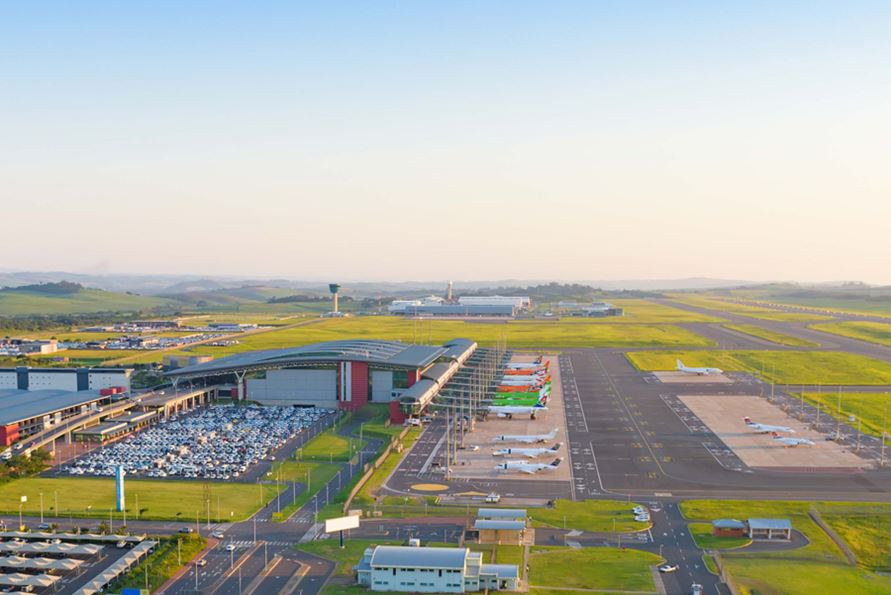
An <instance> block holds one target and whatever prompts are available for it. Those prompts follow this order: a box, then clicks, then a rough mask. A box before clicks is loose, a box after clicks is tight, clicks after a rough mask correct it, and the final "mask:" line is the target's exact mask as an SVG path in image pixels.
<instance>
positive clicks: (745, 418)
mask: <svg viewBox="0 0 891 595" xmlns="http://www.w3.org/2000/svg"><path fill="white" fill-rule="evenodd" d="M743 422H745V423H747V424H750V423H752V418H751V417H749V416H748V415H747V416H745V417H744V418H743Z"/></svg>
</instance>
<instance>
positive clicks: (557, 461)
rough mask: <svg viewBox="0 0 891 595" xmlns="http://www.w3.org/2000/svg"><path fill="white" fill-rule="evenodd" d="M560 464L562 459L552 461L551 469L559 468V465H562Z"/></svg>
mask: <svg viewBox="0 0 891 595" xmlns="http://www.w3.org/2000/svg"><path fill="white" fill-rule="evenodd" d="M562 462H563V459H562V458H559V459H554V462H553V463H551V467H559V466H560V463H562Z"/></svg>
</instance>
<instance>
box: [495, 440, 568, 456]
mask: <svg viewBox="0 0 891 595" xmlns="http://www.w3.org/2000/svg"><path fill="white" fill-rule="evenodd" d="M562 444H563V443H562V442H558V443H557V444H555V445H554V446H552V447H551V448H501V449H498V450H496V451H495V452H494V453H492V455H493V456H496V457H507V456H512V455H518V456H521V457H526V458H528V459H534V458H537V457H542V456H544V455H546V454H556V453H557V451H558V450H560V446H562Z"/></svg>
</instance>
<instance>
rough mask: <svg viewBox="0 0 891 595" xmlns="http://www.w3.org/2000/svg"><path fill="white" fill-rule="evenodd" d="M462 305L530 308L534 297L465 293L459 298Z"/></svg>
mask: <svg viewBox="0 0 891 595" xmlns="http://www.w3.org/2000/svg"><path fill="white" fill-rule="evenodd" d="M458 303H459V304H461V305H462V306H513V307H514V308H517V309H519V310H528V309H529V308H530V306H532V298H530V297H529V296H528V295H525V296H522V295H465V296H461V297H459V298H458Z"/></svg>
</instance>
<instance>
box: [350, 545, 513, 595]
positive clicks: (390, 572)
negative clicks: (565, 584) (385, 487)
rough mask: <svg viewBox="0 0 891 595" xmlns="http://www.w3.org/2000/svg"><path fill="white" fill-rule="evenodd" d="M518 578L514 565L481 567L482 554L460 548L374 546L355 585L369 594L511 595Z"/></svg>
mask: <svg viewBox="0 0 891 595" xmlns="http://www.w3.org/2000/svg"><path fill="white" fill-rule="evenodd" d="M519 577H520V571H519V568H518V567H517V565H516V564H483V554H482V552H472V551H470V549H468V548H463V547H462V548H445V547H436V548H434V547H404V546H389V545H378V546H374V547H370V548H368V549H366V550H365V554H364V556H363V557H362V560H361V561H360V562H359V564H358V565H357V566H356V578H357V582H358V583H359V584H360V585H363V586H366V587H370V588H371V590H372V591H406V592H413V593H469V592H474V591H484V590H486V589H488V590H490V591H514V590H516V589H517V588H518V587H519V583H520V579H519Z"/></svg>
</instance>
